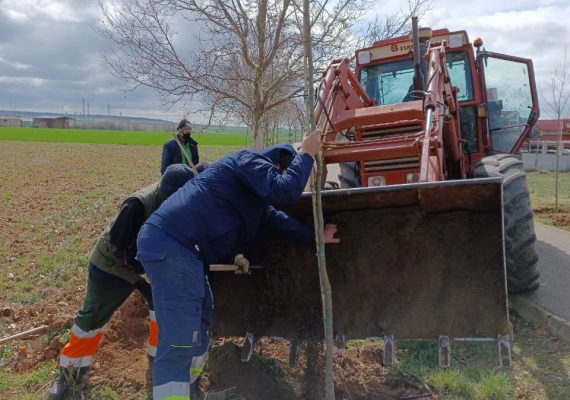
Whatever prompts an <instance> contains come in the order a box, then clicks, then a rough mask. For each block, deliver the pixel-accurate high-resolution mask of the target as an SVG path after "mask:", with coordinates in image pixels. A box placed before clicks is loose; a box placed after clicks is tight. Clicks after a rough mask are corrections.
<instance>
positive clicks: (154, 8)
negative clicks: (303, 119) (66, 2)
mask: <svg viewBox="0 0 570 400" xmlns="http://www.w3.org/2000/svg"><path fill="white" fill-rule="evenodd" d="M312 4H313V8H312V11H313V15H314V16H315V18H314V26H315V27H316V29H315V31H316V32H318V35H317V37H313V40H314V43H315V44H316V45H317V46H318V47H319V49H320V52H321V57H322V58H325V57H326V58H327V59H328V58H331V57H332V56H334V55H336V54H337V52H336V51H337V49H339V48H341V47H343V46H344V44H345V43H344V42H343V40H342V39H341V38H342V35H343V34H344V35H346V32H347V28H349V27H350V26H351V25H353V24H354V23H355V22H356V21H357V20H358V19H360V18H361V16H362V15H363V13H364V11H365V10H366V9H367V7H368V5H369V3H368V0H342V1H339V2H337V3H336V4H335V6H334V7H329V6H328V4H327V3H326V2H325V3H324V4H320V3H317V2H313V3H312ZM100 6H101V9H102V11H103V20H102V22H103V29H102V30H101V31H102V33H103V34H104V35H105V36H106V37H107V38H109V39H110V40H111V41H113V42H114V43H115V45H116V46H114V48H113V52H111V53H109V54H107V55H105V60H106V61H107V63H108V65H109V66H110V67H111V70H112V72H113V73H114V74H115V75H116V76H118V77H120V78H122V79H125V80H127V81H129V82H131V83H133V84H135V85H144V86H148V87H151V88H154V89H156V90H158V92H159V93H160V94H161V95H162V96H163V98H164V99H165V100H167V101H169V102H171V103H175V102H176V101H178V100H180V99H181V98H183V97H184V96H187V95H190V94H195V93H198V92H207V93H209V96H207V97H206V99H207V100H210V101H211V103H210V104H209V105H210V106H216V107H217V108H219V109H221V110H222V112H225V113H226V114H228V115H232V116H233V117H238V118H240V119H242V120H243V121H244V122H246V123H247V124H248V126H250V127H251V132H252V134H253V142H254V145H255V147H259V145H260V142H259V140H258V136H259V131H260V128H261V125H262V123H263V117H264V115H265V113H266V112H268V111H269V110H271V109H272V108H274V107H277V106H279V105H280V104H282V103H284V102H286V101H288V100H289V99H291V98H292V97H293V96H295V95H296V94H297V93H299V92H300V91H302V89H303V80H302V70H303V51H302V43H301V39H300V37H301V35H300V32H301V31H300V29H301V25H300V20H299V18H298V15H296V10H295V7H293V3H292V0H280V1H277V0H272V1H270V0H261V1H248V0H233V1H223V0H206V1H200V0H160V1H156V0H115V1H108V2H103V0H101V2H100ZM176 18H178V20H180V19H181V18H184V19H186V20H187V21H188V23H193V24H199V25H200V26H201V27H202V33H201V37H200V38H198V39H199V40H197V41H196V43H195V45H196V46H194V49H188V47H187V46H184V45H183V44H180V43H178V42H177V40H176V33H175V31H174V28H173V21H175V19H176Z"/></svg>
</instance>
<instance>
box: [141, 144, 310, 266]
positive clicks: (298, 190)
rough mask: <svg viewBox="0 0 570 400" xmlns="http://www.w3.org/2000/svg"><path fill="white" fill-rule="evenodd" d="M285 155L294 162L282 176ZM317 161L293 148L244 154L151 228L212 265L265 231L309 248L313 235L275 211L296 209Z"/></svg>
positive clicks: (175, 202)
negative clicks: (280, 165)
mask: <svg viewBox="0 0 570 400" xmlns="http://www.w3.org/2000/svg"><path fill="white" fill-rule="evenodd" d="M282 151H287V152H290V153H291V155H293V159H292V161H291V164H290V165H289V168H287V170H286V172H285V173H283V174H280V173H279V169H278V168H277V166H276V165H277V162H278V159H279V155H280V153H281V152H282ZM312 166H313V157H311V156H310V155H308V154H305V153H300V154H297V153H296V152H295V149H294V148H293V147H292V146H290V145H276V146H273V147H270V148H268V149H265V150H262V151H260V152H255V151H253V150H241V151H238V152H236V153H233V154H231V155H229V156H227V157H224V158H222V159H220V160H219V161H217V162H215V163H213V164H211V165H210V166H209V167H208V168H207V169H206V170H205V171H204V172H202V173H201V174H200V175H199V176H198V177H197V178H194V179H192V180H190V181H188V183H186V184H185V185H184V186H183V187H182V188H180V189H179V190H178V191H177V192H175V193H174V194H173V195H171V196H170V197H169V198H168V199H167V200H166V201H165V202H164V203H162V205H161V206H160V207H159V208H158V210H156V211H155V212H154V213H153V214H152V215H151V216H150V218H149V219H148V220H147V222H146V223H148V224H152V225H154V226H157V227H158V228H160V229H162V230H163V231H165V232H166V233H168V234H169V235H170V236H172V237H174V238H175V239H177V240H178V241H179V242H181V243H182V244H184V245H186V246H189V247H195V246H196V245H197V246H198V247H199V249H200V254H201V255H202V257H203V259H204V261H205V262H206V263H208V264H212V263H221V262H229V261H230V260H233V257H234V256H235V255H236V254H237V253H239V252H240V251H243V248H244V247H246V246H247V245H249V244H251V243H252V241H253V240H254V239H255V237H256V236H257V235H258V233H260V232H261V230H264V231H265V230H266V229H267V230H269V231H272V232H274V233H278V234H282V235H283V236H284V237H287V238H289V239H293V240H295V241H297V242H302V243H310V242H311V241H313V240H314V230H313V229H312V228H311V227H309V226H307V225H305V224H303V223H301V222H299V221H297V220H295V219H293V218H291V217H289V216H288V215H287V214H286V213H284V212H282V211H277V210H276V209H275V208H273V206H271V205H276V206H286V205H291V204H294V203H295V202H296V201H297V200H298V199H299V197H300V196H301V194H302V193H303V189H304V188H305V185H306V183H307V181H308V179H309V175H310V174H311V170H312Z"/></svg>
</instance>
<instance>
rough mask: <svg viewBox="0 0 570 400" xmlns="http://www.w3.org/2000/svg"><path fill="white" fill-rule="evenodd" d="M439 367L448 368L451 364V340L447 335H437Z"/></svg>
mask: <svg viewBox="0 0 570 400" xmlns="http://www.w3.org/2000/svg"><path fill="white" fill-rule="evenodd" d="M438 360H439V367H440V368H449V366H450V365H451V341H450V340H449V336H444V335H440V336H439V357H438Z"/></svg>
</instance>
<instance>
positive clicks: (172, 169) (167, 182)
mask: <svg viewBox="0 0 570 400" xmlns="http://www.w3.org/2000/svg"><path fill="white" fill-rule="evenodd" d="M194 176H195V175H194V172H193V171H192V168H190V167H189V166H187V165H184V164H172V165H169V166H168V168H166V170H165V171H164V175H162V178H161V180H160V192H161V193H162V194H163V195H164V196H165V197H168V196H170V195H171V194H172V193H174V192H176V191H177V190H178V189H180V188H181V187H182V186H184V184H185V183H186V182H188V181H189V180H190V179H192V178H194Z"/></svg>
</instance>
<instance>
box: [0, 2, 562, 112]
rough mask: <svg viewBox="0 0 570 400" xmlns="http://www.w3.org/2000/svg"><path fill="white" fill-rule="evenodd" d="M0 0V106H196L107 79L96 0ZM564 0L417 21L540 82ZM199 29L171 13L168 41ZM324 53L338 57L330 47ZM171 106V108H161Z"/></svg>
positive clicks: (556, 39) (448, 12)
mask: <svg viewBox="0 0 570 400" xmlns="http://www.w3.org/2000/svg"><path fill="white" fill-rule="evenodd" d="M1 3H2V7H0V82H2V91H0V109H5V108H10V109H14V108H15V105H16V106H17V107H19V108H20V109H38V110H40V109H41V110H44V111H49V110H57V111H61V110H62V109H68V110H70V112H72V113H73V112H80V111H82V99H83V98H85V99H86V102H89V103H90V106H91V112H95V110H99V111H98V112H101V113H106V112H107V105H108V104H109V105H110V106H111V110H116V112H117V113H118V112H119V110H120V111H122V112H123V114H125V115H126V114H129V113H137V114H133V115H149V116H156V115H162V116H164V115H172V116H173V117H174V120H177V119H179V116H180V115H181V114H182V111H179V110H181V109H182V108H184V107H191V109H192V110H197V109H198V108H199V104H197V103H194V102H193V101H192V100H191V99H189V100H188V101H187V103H185V104H182V103H181V104H180V105H177V106H176V107H175V109H174V111H172V110H171V111H168V109H167V107H165V106H164V105H163V104H162V102H161V100H160V99H159V97H158V95H157V94H156V92H154V91H153V90H150V89H148V88H139V89H137V90H135V91H127V92H125V91H124V89H128V88H129V87H128V85H127V84H126V83H125V82H122V81H119V80H117V79H115V78H113V77H112V76H111V75H110V74H109V73H108V71H107V69H106V67H105V65H103V63H102V60H101V57H100V54H101V53H105V52H107V51H109V49H110V47H109V46H110V44H109V42H108V41H106V39H104V38H102V37H101V36H99V35H98V34H97V33H96V32H95V31H94V29H93V27H95V26H97V25H98V18H100V10H99V7H98V4H97V0H2V2H1ZM401 6H402V2H401V0H381V1H379V3H378V6H377V7H376V8H375V10H374V13H375V14H384V13H385V14H391V13H394V12H396V11H397V10H398V9H399V8H401ZM569 16H570V3H569V2H568V1H567V0H564V1H561V0H510V1H506V0H504V1H497V0H479V1H477V2H473V1H469V2H468V1H461V2H460V5H459V2H457V1H456V0H438V1H437V2H436V1H434V2H433V6H432V10H431V11H430V12H429V13H428V14H427V15H426V16H425V17H424V18H423V20H422V21H421V25H424V26H431V27H432V28H441V27H447V28H449V29H451V30H466V31H467V32H468V34H469V36H470V38H471V39H473V38H475V37H477V36H481V37H482V38H483V39H484V41H485V47H486V48H487V49H488V50H491V51H496V52H500V53H507V54H512V55H517V56H521V57H528V58H532V59H533V61H534V66H535V72H536V76H537V80H538V82H539V84H540V83H541V82H542V81H544V78H545V76H546V74H547V72H548V70H549V69H550V68H552V66H553V64H554V62H555V61H556V60H557V59H558V58H559V56H560V54H561V52H562V50H563V46H564V44H565V43H568V44H569V45H570V24H567V21H566V19H567V18H568V17H569ZM198 29H199V26H197V25H196V24H194V25H193V24H188V22H187V21H186V20H184V19H183V17H182V16H180V15H178V16H177V17H176V19H175V21H174V22H173V30H174V31H176V32H177V33H178V36H177V38H176V40H175V43H177V44H180V46H181V48H185V49H184V51H183V52H182V53H183V56H185V57H186V56H188V54H189V50H190V49H191V48H192V47H193V46H194V45H195V43H194V35H195V33H196V32H197V30H198ZM330 56H331V59H332V58H334V57H336V56H338V55H335V54H331V55H330ZM168 113H170V114H168Z"/></svg>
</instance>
